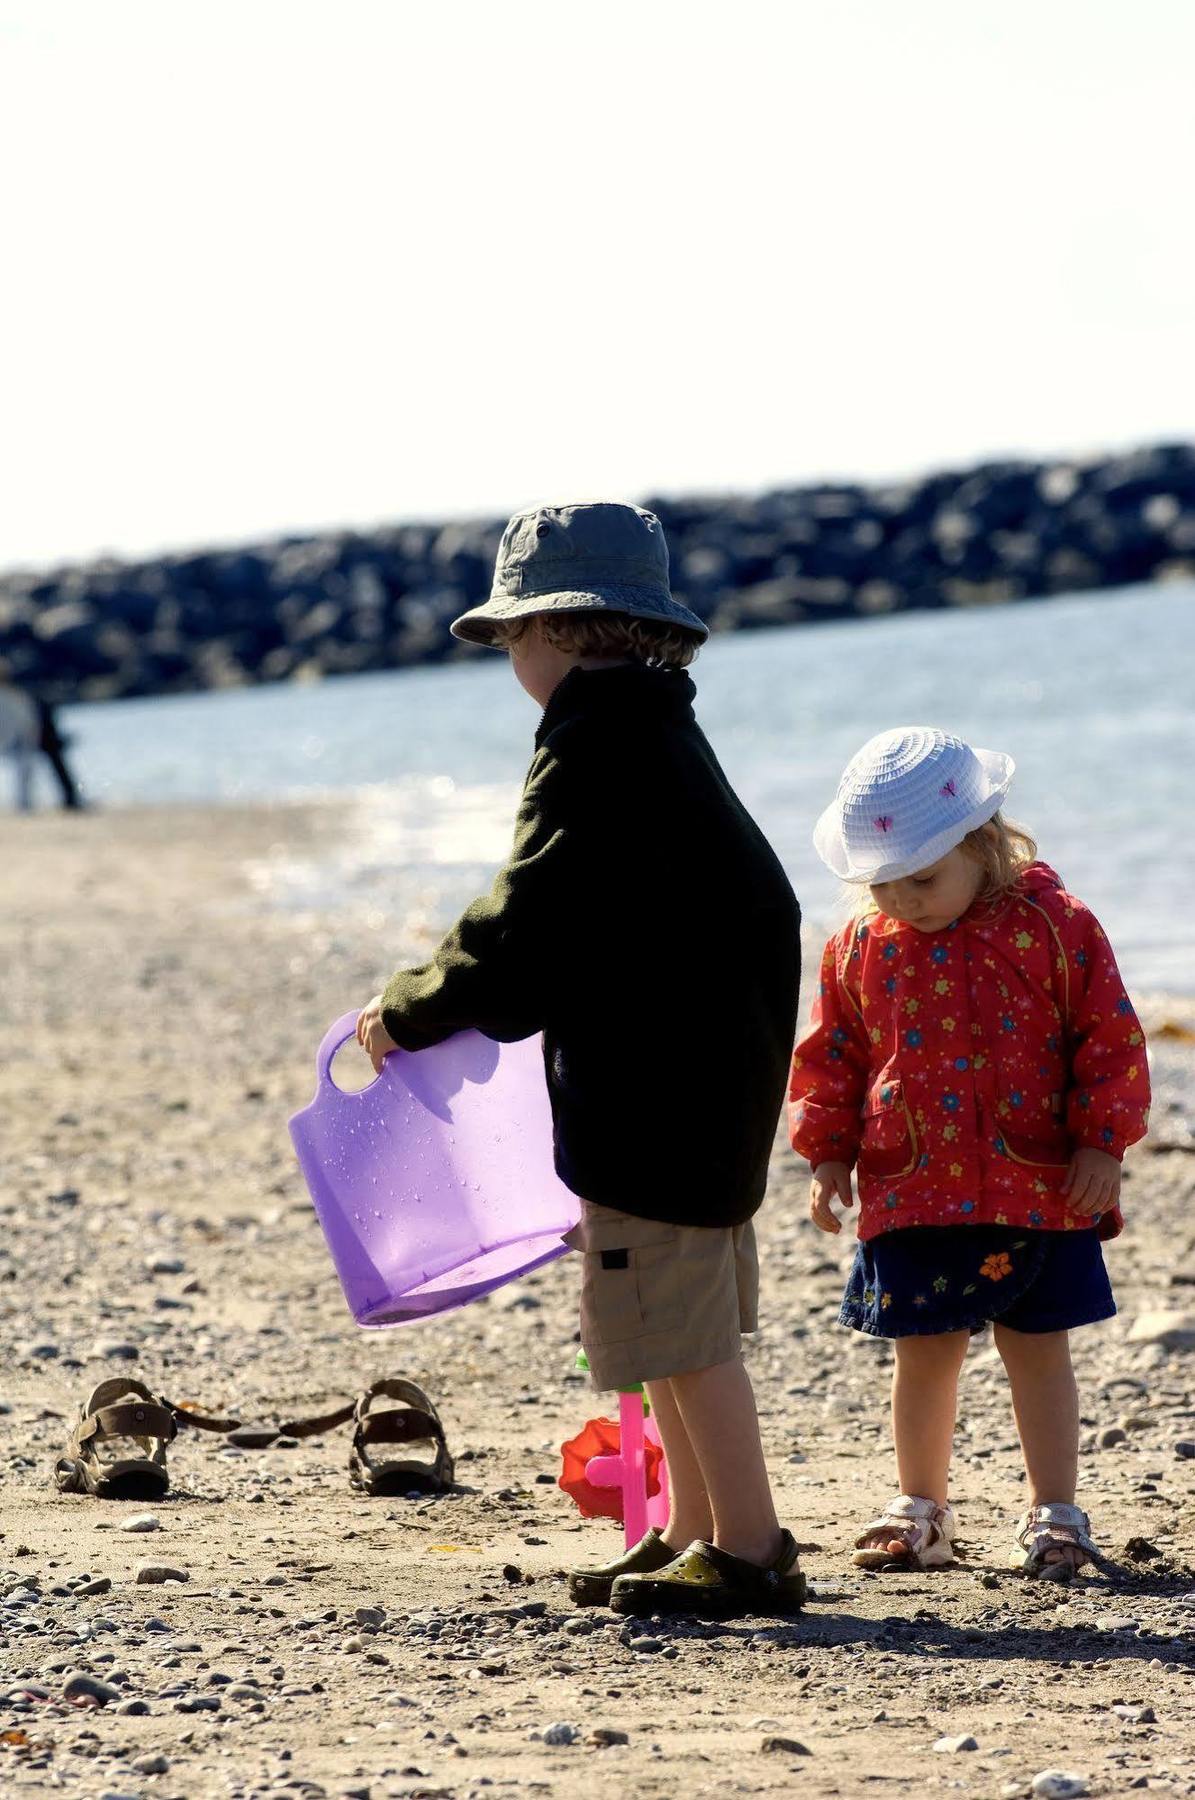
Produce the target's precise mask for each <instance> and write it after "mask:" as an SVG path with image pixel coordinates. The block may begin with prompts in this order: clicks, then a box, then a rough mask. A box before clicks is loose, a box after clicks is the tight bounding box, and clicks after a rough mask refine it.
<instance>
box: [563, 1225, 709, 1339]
mask: <svg viewBox="0 0 1195 1800" xmlns="http://www.w3.org/2000/svg"><path fill="white" fill-rule="evenodd" d="M582 1232H583V1235H584V1268H583V1272H582V1276H581V1338H582V1342H586V1341H588V1342H589V1343H592V1344H622V1343H627V1342H629V1341H631V1340H632V1339H635V1338H641V1337H648V1336H651V1335H652V1334H654V1333H656V1332H659V1331H672V1330H675V1328H676V1327H677V1326H678V1325H680V1324H682V1323H683V1321H684V1319H685V1304H684V1293H683V1281H684V1276H683V1271H682V1268H681V1264H680V1259H679V1257H678V1255H677V1232H676V1229H675V1227H673V1226H670V1225H666V1224H662V1223H661V1222H660V1221H659V1220H658V1219H636V1218H632V1217H631V1216H630V1214H627V1213H614V1212H611V1211H610V1210H609V1209H608V1208H606V1207H603V1208H601V1209H600V1211H599V1210H598V1209H597V1208H591V1209H587V1211H586V1216H585V1219H584V1221H583V1224H582Z"/></svg>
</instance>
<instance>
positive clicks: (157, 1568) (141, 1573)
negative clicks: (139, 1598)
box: [133, 1562, 191, 1587]
mask: <svg viewBox="0 0 1195 1800" xmlns="http://www.w3.org/2000/svg"><path fill="white" fill-rule="evenodd" d="M133 1579H134V1580H135V1581H136V1583H137V1584H138V1586H140V1587H160V1586H161V1584H162V1583H163V1582H164V1581H190V1579H191V1577H190V1575H189V1573H188V1572H187V1570H186V1569H175V1568H172V1567H171V1565H170V1564H169V1563H158V1562H144V1563H138V1564H137V1573H136V1575H135V1576H134V1577H133Z"/></svg>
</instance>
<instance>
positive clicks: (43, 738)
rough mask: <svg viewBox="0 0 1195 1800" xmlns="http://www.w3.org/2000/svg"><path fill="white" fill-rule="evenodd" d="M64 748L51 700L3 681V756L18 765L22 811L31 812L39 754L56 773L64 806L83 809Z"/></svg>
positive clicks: (0, 741) (0, 698) (0, 687)
mask: <svg viewBox="0 0 1195 1800" xmlns="http://www.w3.org/2000/svg"><path fill="white" fill-rule="evenodd" d="M65 749H66V741H65V739H64V738H63V737H62V735H61V733H60V732H59V730H58V726H57V723H56V722H55V719H54V709H53V707H52V706H51V705H50V703H49V701H48V700H42V699H41V698H39V697H38V696H37V695H34V694H27V693H25V692H24V691H23V690H22V689H21V688H15V687H9V686H8V685H7V684H5V683H3V682H0V756H11V757H12V758H13V759H14V761H15V763H16V771H17V806H18V808H19V809H20V811H21V812H28V811H29V810H30V808H31V807H32V805H33V766H34V759H35V757H36V756H37V755H38V753H39V752H40V754H41V755H42V756H44V757H45V759H46V761H47V762H48V763H49V765H50V767H51V768H52V769H53V771H54V774H55V776H56V778H57V781H58V786H59V788H60V789H61V791H62V804H63V806H64V807H67V808H69V809H71V810H72V811H74V810H76V809H78V808H80V807H82V805H83V801H82V798H81V796H80V794H79V790H78V788H77V787H76V786H75V779H74V776H73V775H72V774H71V771H70V769H69V768H68V766H67V762H66V757H65V755H64V751H65Z"/></svg>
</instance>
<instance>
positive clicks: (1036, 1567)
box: [1008, 1500, 1115, 1581]
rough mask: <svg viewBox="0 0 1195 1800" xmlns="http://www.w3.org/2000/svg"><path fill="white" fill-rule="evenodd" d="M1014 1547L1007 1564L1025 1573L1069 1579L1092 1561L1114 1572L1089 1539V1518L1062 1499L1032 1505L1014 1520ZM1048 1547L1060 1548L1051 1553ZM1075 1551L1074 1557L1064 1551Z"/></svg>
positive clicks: (1105, 1571) (1055, 1579) (1054, 1579)
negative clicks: (1015, 1525) (1060, 1554)
mask: <svg viewBox="0 0 1195 1800" xmlns="http://www.w3.org/2000/svg"><path fill="white" fill-rule="evenodd" d="M1016 1538H1017V1548H1016V1549H1015V1550H1014V1551H1013V1552H1012V1554H1011V1556H1010V1557H1009V1559H1008V1560H1009V1566H1010V1567H1011V1568H1014V1569H1019V1570H1021V1572H1022V1573H1023V1574H1025V1575H1044V1576H1046V1577H1047V1578H1048V1579H1049V1580H1051V1581H1069V1580H1070V1579H1071V1576H1072V1575H1074V1574H1076V1573H1077V1572H1078V1570H1080V1569H1082V1568H1084V1567H1085V1566H1086V1565H1087V1564H1088V1563H1093V1564H1094V1565H1095V1567H1096V1568H1097V1569H1099V1570H1101V1571H1102V1572H1103V1573H1104V1574H1105V1575H1109V1574H1114V1573H1115V1564H1114V1563H1110V1562H1109V1561H1108V1558H1107V1557H1106V1556H1102V1555H1101V1554H1100V1552H1099V1550H1097V1548H1096V1546H1095V1545H1094V1544H1093V1543H1092V1541H1091V1520H1090V1519H1089V1518H1088V1517H1087V1514H1086V1513H1085V1512H1083V1511H1082V1509H1081V1508H1080V1507H1077V1506H1070V1505H1068V1504H1067V1503H1066V1502H1064V1501H1062V1500H1050V1501H1047V1502H1044V1503H1043V1504H1042V1505H1041V1506H1031V1507H1030V1508H1029V1511H1028V1512H1027V1513H1023V1514H1022V1515H1021V1517H1020V1518H1019V1519H1018V1520H1017V1529H1016ZM1051 1550H1061V1551H1063V1552H1064V1554H1063V1555H1062V1556H1060V1557H1051V1556H1050V1554H1049V1553H1050V1551H1051ZM1071 1550H1075V1551H1078V1553H1079V1554H1078V1556H1077V1557H1072V1556H1068V1555H1066V1554H1065V1552H1067V1551H1071Z"/></svg>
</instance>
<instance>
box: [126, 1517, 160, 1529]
mask: <svg viewBox="0 0 1195 1800" xmlns="http://www.w3.org/2000/svg"><path fill="white" fill-rule="evenodd" d="M119 1529H120V1530H121V1531H159V1530H160V1529H161V1526H160V1524H159V1521H158V1518H157V1515H156V1514H155V1513H134V1514H133V1517H132V1518H131V1519H122V1520H121V1521H120V1526H119Z"/></svg>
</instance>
